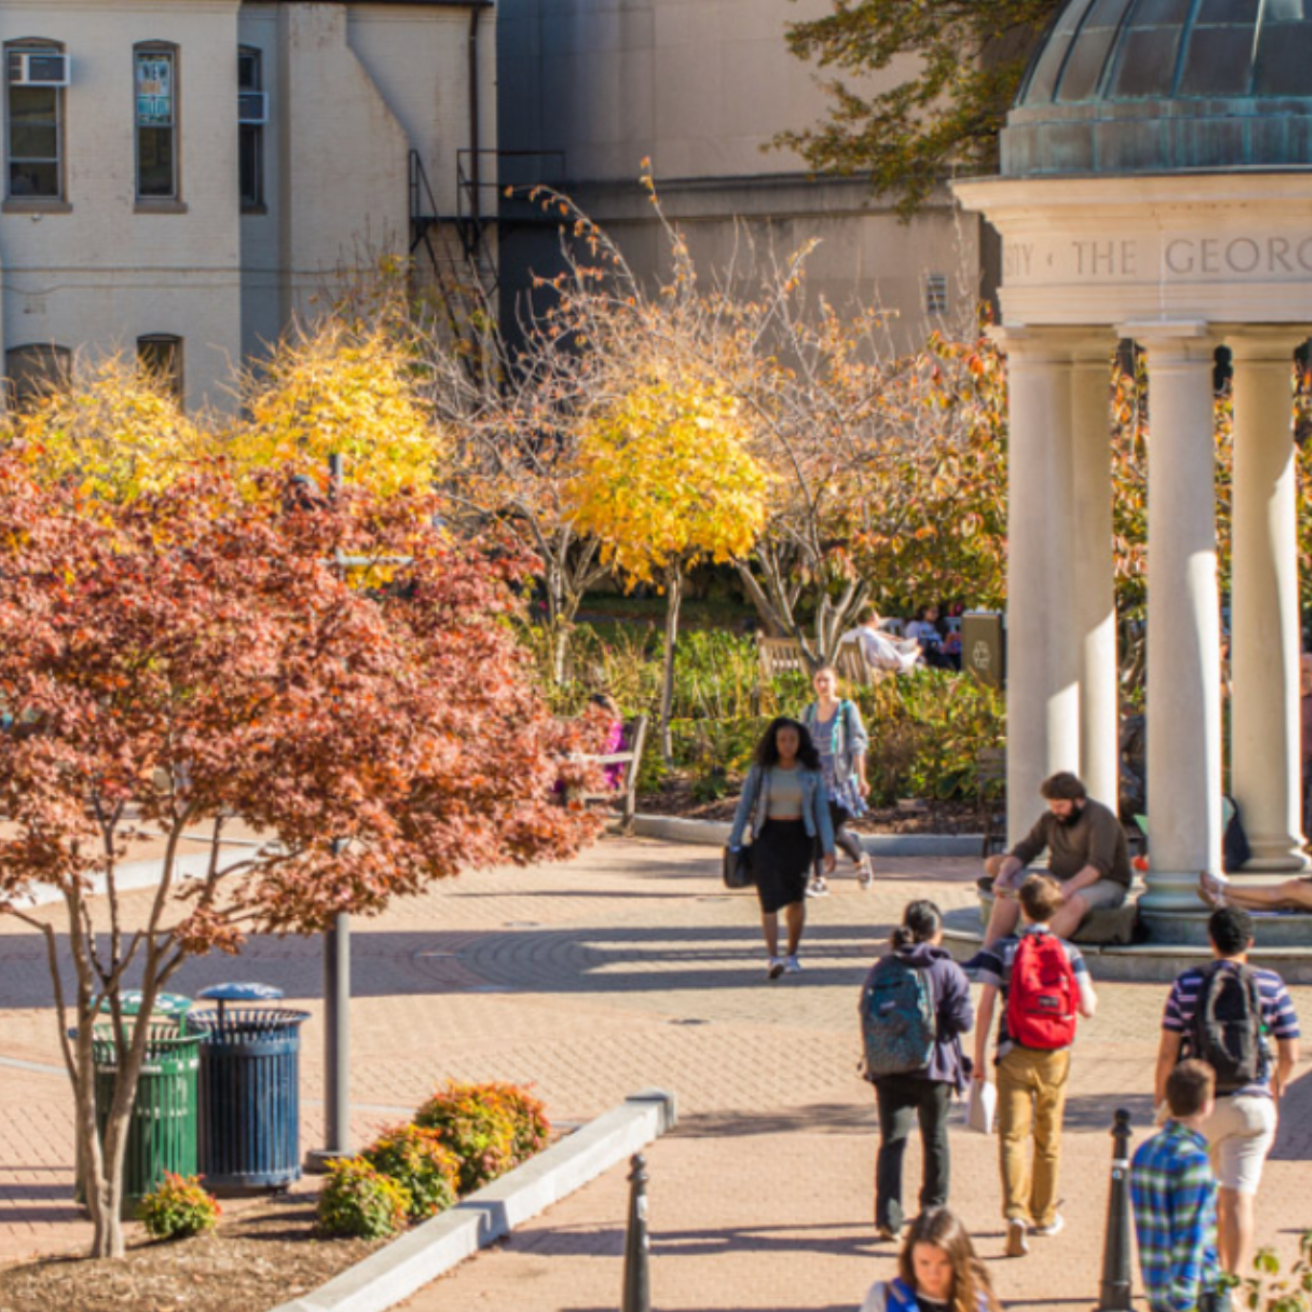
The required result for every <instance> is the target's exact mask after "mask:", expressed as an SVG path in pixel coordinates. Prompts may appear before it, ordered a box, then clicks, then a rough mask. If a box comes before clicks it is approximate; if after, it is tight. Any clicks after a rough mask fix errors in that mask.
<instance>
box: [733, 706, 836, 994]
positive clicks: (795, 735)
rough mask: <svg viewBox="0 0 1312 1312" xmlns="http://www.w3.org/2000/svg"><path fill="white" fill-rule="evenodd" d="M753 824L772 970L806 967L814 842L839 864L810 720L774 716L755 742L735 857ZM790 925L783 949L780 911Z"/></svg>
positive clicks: (736, 823)
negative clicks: (801, 953)
mask: <svg viewBox="0 0 1312 1312" xmlns="http://www.w3.org/2000/svg"><path fill="white" fill-rule="evenodd" d="M749 822H750V824H751V829H752V833H753V834H754V835H755V837H754V839H753V841H752V878H753V880H754V882H755V884H756V896H757V898H758V899H759V900H760V904H761V932H762V935H763V936H764V938H765V949H766V952H767V954H768V955H769V964H768V965H767V967H766V975H767V977H768V978H769V979H778V978H779V976H780V975H782V974H784V973H785V971H786V972H788V973H789V974H793V975H795V974H797V972H798V971H800V970H801V969H802V967H801V963H800V962H799V961H798V959H797V949H798V947H799V946H800V944H801V941H802V928H803V926H804V925H805V924H806V881H807V877H808V875H809V873H810V869H811V861H812V859H813V856H814V854H815V851H816V848H817V847H819V849H820V851H821V852H822V853H823V855H824V867H825V871H826V873H832V872H833V869H834V829H833V825H832V823H831V822H830V819H829V799H828V796H827V794H826V792H825V784H824V778H823V776H822V775H821V773H820V755H819V753H818V752H817V751H816V749H815V744H814V743H812V741H811V735H810V734H809V733H808V732H807V731H806V728H805V726H803V725H801V724H799V723H798V722H797V721H796V720H789V719H786V718H784V717H782V716H781V717H780V718H779V719H777V720H775V721H773V722H772V723H771V725H770V727H769V728H768V729H767V730H766V731H765V734H764V735H763V736H762V738H761V741H760V742H759V743H758V744H757V745H756V758H755V764H753V766H752V768H751V771H750V772H749V773H748V775H747V781H746V783H745V784H744V785H743V794H742V797H741V798H739V800H738V812H737V814H736V815H735V816H734V819H733V831H732V832H731V833H730V835H729V848H730V856H731V857H732V854H733V853H734V852H735V851H737V849H738V848H739V847H741V845H742V841H743V835H744V833H745V831H746V830H747V827H748V823H749ZM780 911H782V912H783V913H784V918H785V920H786V922H787V925H788V950H787V952H786V953H785V954H784V955H783V956H780V955H779V913H780Z"/></svg>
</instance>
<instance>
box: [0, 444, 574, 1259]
mask: <svg viewBox="0 0 1312 1312" xmlns="http://www.w3.org/2000/svg"><path fill="white" fill-rule="evenodd" d="M259 481H260V485H261V486H260V490H261V493H262V494H261V495H259V496H257V497H255V498H251V497H249V496H247V495H245V494H244V492H243V489H241V488H240V487H239V486H238V484H237V483H236V481H235V480H233V479H232V478H230V477H228V476H227V475H225V473H224V472H223V471H222V470H221V469H213V468H203V469H200V470H198V471H196V472H193V473H191V474H189V475H187V476H186V477H184V478H181V479H179V480H177V481H175V482H173V483H172V484H171V485H169V486H168V487H165V488H163V489H162V490H159V491H152V492H143V493H142V494H141V495H139V496H137V497H136V498H135V499H133V500H130V501H112V502H96V503H95V504H94V509H95V513H94V514H88V513H87V509H88V504H87V502H86V500H85V499H84V498H83V497H82V495H81V494H80V492H79V491H78V490H77V489H76V488H73V487H69V486H66V485H64V484H57V485H54V486H42V485H40V484H38V483H37V482H36V481H34V480H33V478H32V476H31V472H30V470H29V468H28V467H27V465H26V463H25V461H24V459H23V456H22V454H21V453H9V454H6V455H3V456H0V627H2V628H3V631H4V633H5V642H4V644H3V646H2V647H0V697H2V698H3V705H4V710H5V712H6V714H7V716H9V717H11V718H10V721H9V723H10V728H9V730H8V731H7V732H4V733H0V807H2V808H3V811H4V813H5V815H6V817H7V819H8V823H7V825H6V827H5V829H4V831H3V832H2V833H0V908H3V909H4V910H7V911H9V912H10V913H11V914H15V915H18V916H19V917H21V918H23V919H24V920H26V921H27V922H28V923H30V924H31V925H33V926H34V927H36V928H37V929H38V930H39V931H40V932H41V933H43V934H44V935H45V936H46V940H47V943H48V945H49V950H50V962H51V967H52V975H53V985H54V988H55V991H56V999H57V1003H58V1009H59V1018H58V1023H59V1032H60V1035H61V1042H62V1043H63V1045H64V1056H65V1060H66V1063H67V1065H68V1069H69V1073H70V1076H71V1078H72V1080H73V1084H74V1088H75V1092H76V1094H77V1106H78V1129H79V1139H80V1147H81V1152H82V1155H83V1160H84V1161H85V1162H86V1163H87V1170H88V1180H89V1184H90V1187H89V1188H88V1195H89V1201H90V1204H91V1209H92V1213H93V1217H94V1219H95V1221H96V1252H97V1253H98V1254H99V1255H102V1256H108V1255H113V1254H116V1253H117V1252H121V1251H122V1248H121V1246H122V1234H121V1230H120V1229H119V1227H118V1220H117V1218H118V1207H119V1192H118V1191H119V1182H120V1180H121V1173H122V1158H123V1151H124V1144H125V1135H126V1125H127V1113H128V1111H129V1109H130V1107H131V1104H132V1099H133V1097H134V1094H135V1091H136V1082H137V1076H138V1073H139V1071H140V1067H141V1061H142V1057H143V1055H144V1051H145V1040H146V1027H145V1026H144V1025H143V1026H136V1027H133V1026H132V1025H131V1024H126V1025H125V1024H124V1023H123V1018H122V1010H121V992H122V990H123V988H124V987H125V985H126V983H127V981H128V980H131V981H132V982H133V983H134V984H137V983H138V982H139V984H140V988H141V990H142V992H143V994H144V999H143V1005H144V1009H145V1010H146V1011H149V1009H150V1007H151V1004H152V1002H153V999H154V997H155V996H156V994H157V993H158V992H159V991H160V990H161V989H162V988H163V987H164V986H165V984H166V983H167V981H168V980H169V978H170V977H171V976H172V975H173V973H174V972H175V971H176V969H177V968H178V966H179V965H180V964H181V962H182V961H183V960H185V959H186V958H187V957H188V956H191V955H194V954H198V953H204V952H208V951H211V950H214V949H220V950H223V951H227V952H235V951H237V950H238V949H239V948H240V946H241V944H242V942H243V940H244V938H245V937H246V936H247V935H248V934H250V933H252V932H262V931H274V932H284V931H290V932H308V931H312V930H316V929H319V928H321V927H323V926H325V925H326V924H328V923H329V922H330V921H331V919H332V918H333V917H334V915H336V914H337V913H339V912H351V913H356V914H366V915H367V914H372V913H376V912H378V911H380V910H381V909H382V908H383V907H384V906H385V905H386V904H387V902H388V900H389V899H390V898H392V897H394V896H396V895H398V894H404V893H411V892H416V891H418V890H419V889H421V888H423V887H424V886H425V885H427V884H428V883H430V882H431V881H433V880H435V879H441V878H445V877H448V876H451V875H454V874H456V873H458V872H459V871H460V870H462V869H468V868H471V867H485V866H491V865H494V864H498V863H505V862H515V863H527V862H530V861H534V860H537V859H550V858H559V857H565V856H568V855H570V854H572V853H573V852H574V851H576V850H577V849H578V847H579V845H580V844H581V843H582V842H583V841H584V840H585V839H586V838H587V837H589V835H590V834H591V833H592V832H593V831H594V826H593V822H592V821H591V820H590V819H589V818H588V817H586V816H581V815H578V814H576V813H573V812H570V811H568V810H566V809H564V808H562V807H559V806H557V805H554V804H553V803H552V796H553V786H554V784H555V782H556V780H557V776H558V770H557V762H558V761H559V759H560V756H561V755H562V754H563V753H565V752H566V751H568V750H569V749H570V747H571V746H577V744H575V743H572V742H571V741H570V734H571V733H572V732H573V731H572V730H569V729H566V728H564V727H562V726H560V725H559V724H557V722H555V721H554V720H552V719H551V717H550V716H549V715H548V713H547V711H546V709H545V707H544V705H543V704H542V703H541V701H540V700H539V698H538V696H537V694H536V692H535V691H534V689H533V686H532V684H531V682H530V679H529V676H528V671H527V669H526V661H525V658H524V657H523V656H522V654H521V653H520V651H519V650H518V648H517V646H516V644H515V640H514V638H513V636H512V633H511V631H510V629H509V627H508V626H507V625H506V624H505V623H504V620H505V618H506V617H508V616H509V615H510V614H511V613H512V612H513V611H514V610H515V609H516V608H517V606H518V604H519V603H518V601H517V597H516V592H515V588H516V586H517V584H518V580H519V579H520V578H521V577H522V575H523V572H524V570H525V568H526V567H527V562H526V561H524V560H522V559H520V558H518V557H516V556H515V555H513V554H508V553H506V552H504V551H495V552H494V551H489V550H486V549H485V548H484V547H483V546H482V545H481V544H479V543H476V542H470V543H465V544H461V545H456V544H453V543H452V542H451V541H450V540H448V539H447V538H446V537H445V536H444V535H443V534H442V533H440V532H439V531H437V530H434V529H432V528H431V527H429V523H430V518H431V512H432V503H431V501H430V500H429V499H427V498H426V497H423V496H419V495H417V494H412V493H405V492H402V493H398V494H397V495H395V496H393V497H392V498H390V499H389V500H387V501H380V500H378V499H377V498H376V497H374V496H372V495H371V494H370V493H368V492H366V491H363V490H359V489H355V490H346V491H343V492H342V493H341V495H340V496H338V497H337V498H335V499H331V500H323V501H318V502H308V503H307V502H306V501H305V500H304V499H302V498H300V497H298V496H296V495H291V494H290V491H291V490H290V489H289V487H288V484H287V481H286V475H285V474H279V473H269V474H265V475H261V476H260V477H259ZM340 556H348V557H350V558H352V559H355V560H361V559H363V560H366V561H368V560H377V561H380V562H386V566H387V568H386V575H387V577H388V579H389V582H388V583H387V585H386V587H374V586H372V584H373V582H374V581H375V580H374V579H373V578H372V577H371V575H372V574H373V571H372V570H371V569H370V568H368V567H367V566H366V567H363V568H357V569H355V570H353V571H352V577H351V579H349V580H348V579H347V578H346V577H344V571H343V570H342V569H341V568H340V567H339V566H338V565H337V564H336V563H335V562H336V561H337V560H338V559H339V557H340ZM233 817H241V818H242V819H243V820H244V821H245V822H246V824H248V825H250V826H252V827H254V828H255V829H256V830H257V831H259V832H260V834H262V835H263V836H264V838H265V839H266V842H265V844H264V846H263V847H261V848H259V849H258V850H253V849H250V848H245V849H241V848H238V849H231V848H224V847H223V846H222V845H221V839H222V836H223V832H224V828H225V826H226V825H228V824H229V823H230V821H231V819H232V818H233ZM198 830H203V831H207V832H208V833H209V834H210V835H211V837H212V839H213V846H212V850H211V859H210V862H209V866H208V869H207V871H206V873H205V874H204V876H203V877H201V878H197V879H194V880H189V881H185V882H179V880H178V879H177V878H176V876H175V874H174V866H173V858H174V856H175V855H176V853H177V850H178V844H179V841H180V839H181V836H182V834H183V833H184V831H185V832H187V833H195V832H196V831H198ZM145 832H153V833H156V834H162V835H163V836H164V838H165V841H166V845H167V846H166V852H165V858H164V862H163V872H164V873H163V879H162V882H161V883H160V885H159V888H158V892H157V894H156V895H155V897H154V898H153V899H152V900H151V902H150V905H149V907H148V910H147V911H146V913H145V916H144V919H143V920H142V921H141V923H132V924H129V923H127V922H126V921H125V919H124V916H125V911H124V907H123V904H122V900H121V898H120V897H119V896H118V892H117V886H116V882H115V878H116V872H117V870H118V868H119V867H120V865H121V863H122V862H123V860H124V859H125V857H126V855H127V852H128V845H129V843H130V841H131V840H132V839H133V838H134V837H135V836H137V835H139V834H142V833H145ZM97 880H98V881H103V883H104V886H105V895H104V896H103V897H93V896H91V892H92V888H93V881H97ZM38 884H42V885H47V886H49V887H52V888H53V889H55V890H57V892H58V895H59V898H60V901H61V903H62V906H63V910H64V915H63V920H64V924H63V927H62V932H63V933H64V934H66V935H67V936H68V940H69V944H70V949H71V958H72V968H73V979H74V985H73V989H72V992H71V993H69V992H66V991H65V987H64V985H63V983H62V977H61V974H60V964H61V963H60V960H59V954H58V952H57V943H58V938H59V936H58V935H57V933H56V930H55V927H54V924H53V923H52V922H51V920H50V918H49V917H48V916H46V915H38V914H34V913H32V912H29V911H26V910H24V909H23V905H22V899H23V898H24V897H25V896H26V895H27V894H29V893H30V892H32V891H33V889H34V886H35V885H38ZM97 1017H100V1018H101V1019H106V1018H108V1019H110V1020H112V1030H113V1033H114V1035H115V1041H116V1043H117V1045H118V1048H119V1054H118V1070H119V1078H118V1082H117V1086H116V1092H115V1097H114V1102H113V1106H112V1108H111V1109H110V1114H109V1124H108V1127H107V1130H106V1133H105V1136H104V1151H103V1155H102V1152H101V1148H100V1146H99V1141H98V1139H97V1136H96V1134H95V1129H94V1109H93V1100H92V1087H93V1083H92V1080H93V1075H92V1050H91V1032H92V1025H93V1022H95V1020H96V1019H97ZM70 1029H76V1031H77V1038H76V1039H75V1040H71V1039H68V1038H67V1037H65V1036H66V1035H67V1033H68V1031H69V1030H70Z"/></svg>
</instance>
